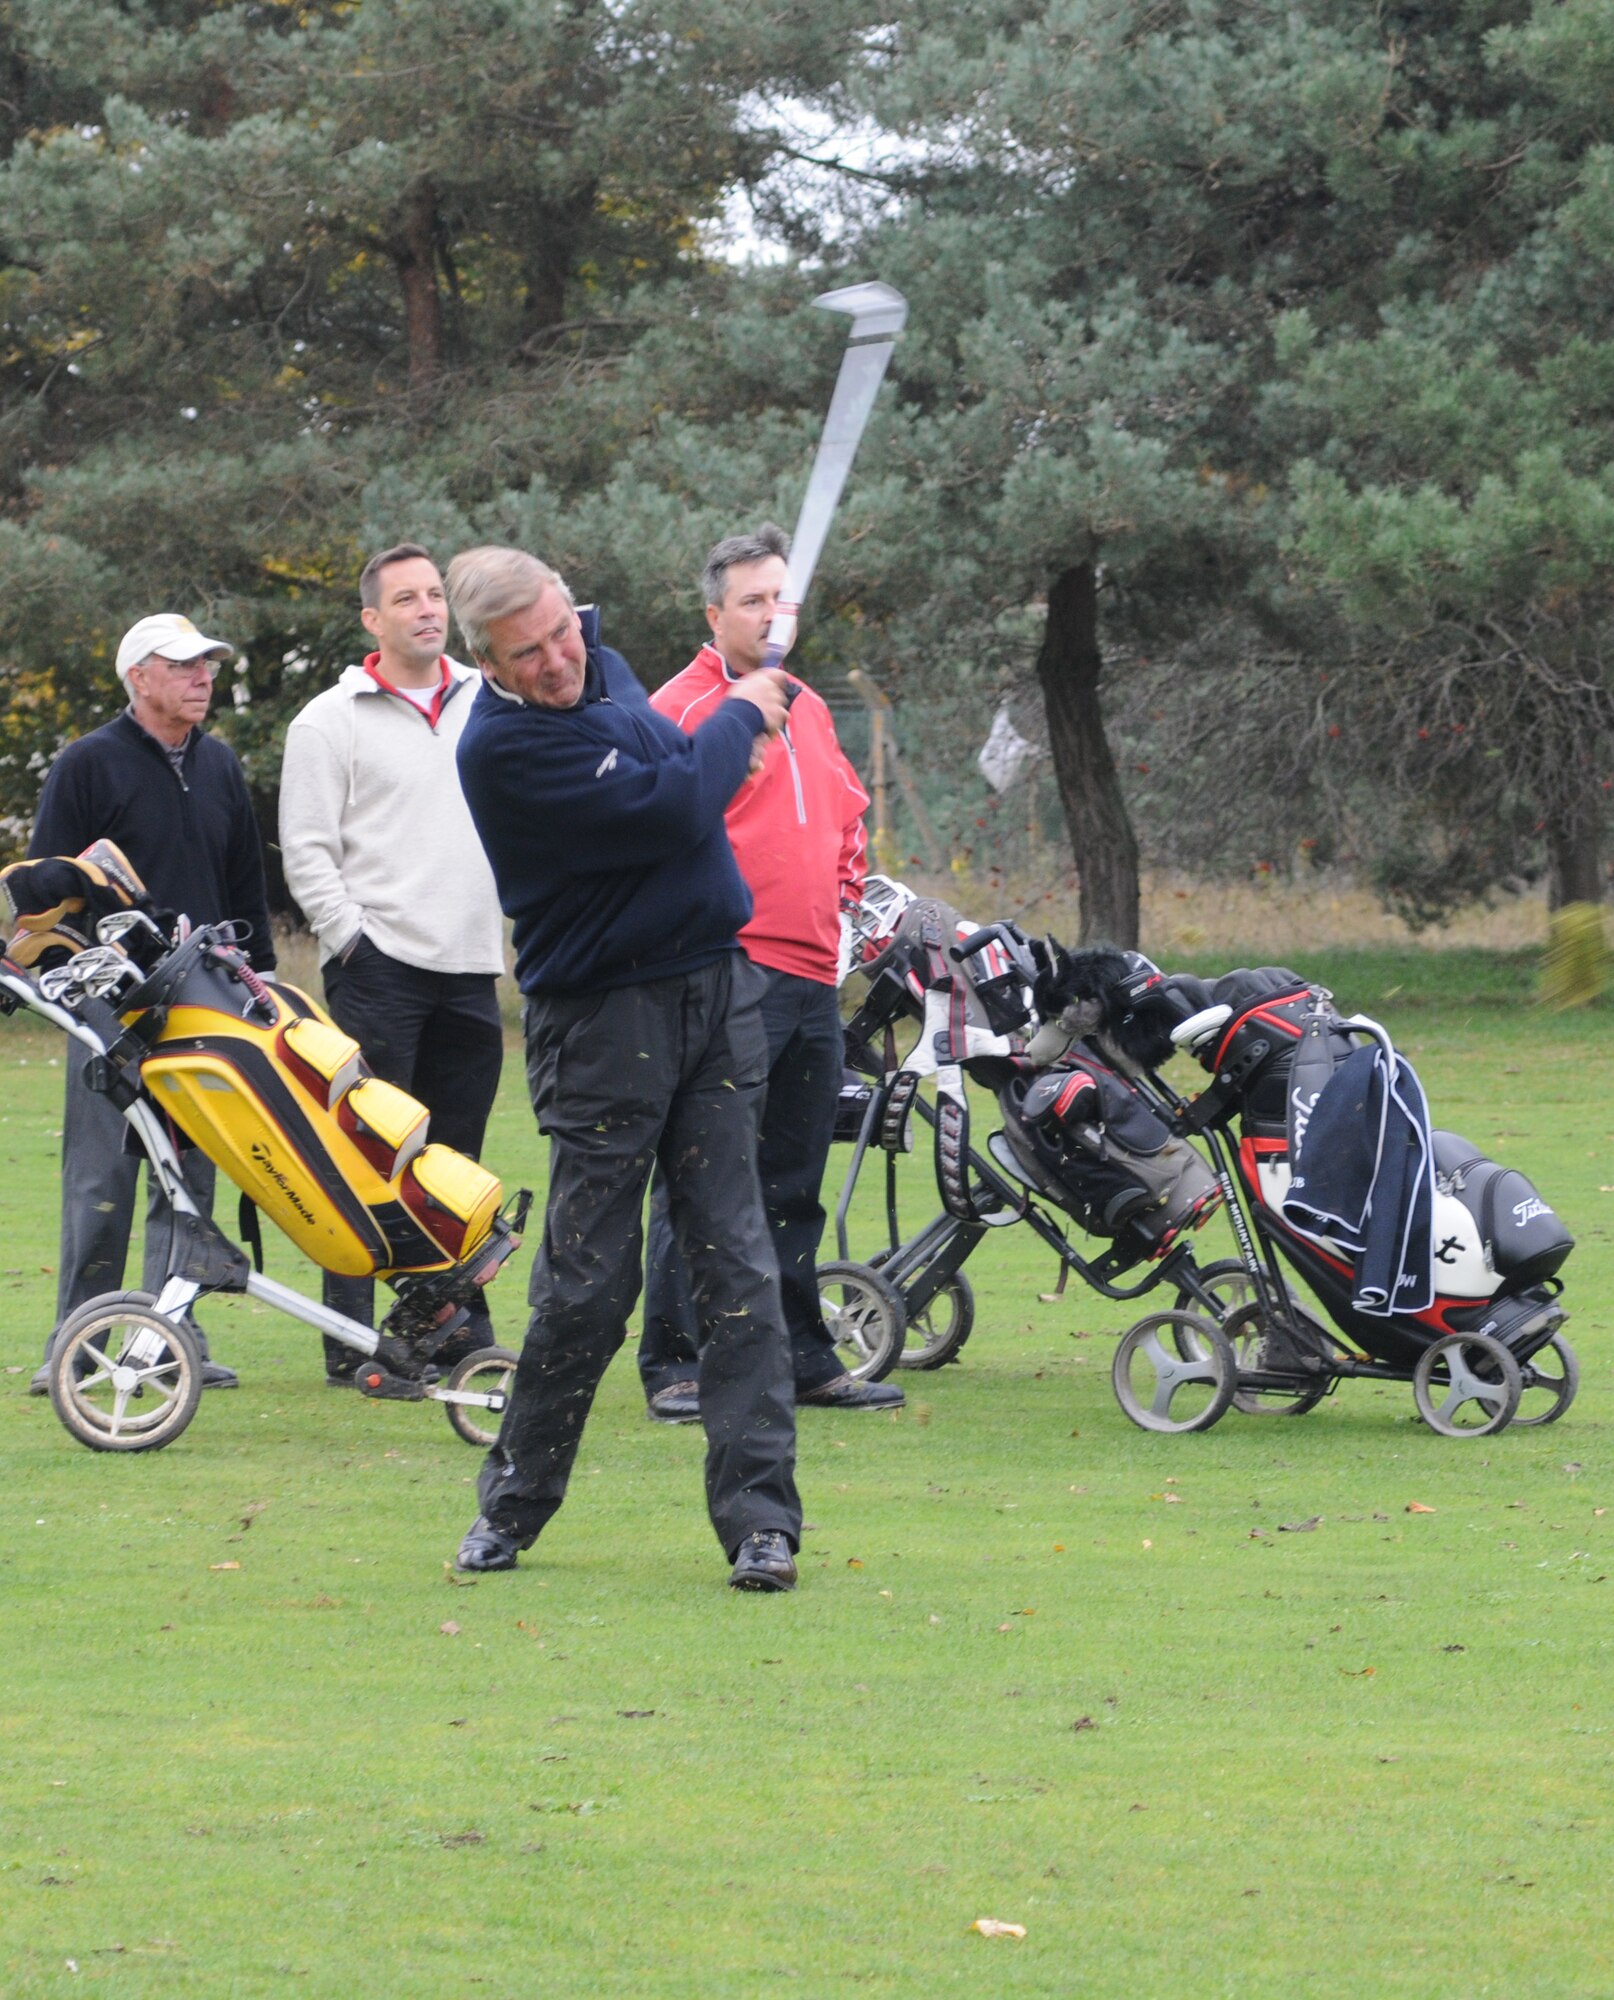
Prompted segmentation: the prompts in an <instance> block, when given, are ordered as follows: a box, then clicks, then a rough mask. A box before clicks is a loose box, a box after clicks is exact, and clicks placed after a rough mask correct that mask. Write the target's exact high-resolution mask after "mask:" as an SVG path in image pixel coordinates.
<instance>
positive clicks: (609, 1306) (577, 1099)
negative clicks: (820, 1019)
mask: <svg viewBox="0 0 1614 2000" xmlns="http://www.w3.org/2000/svg"><path fill="white" fill-rule="evenodd" d="M759 984H760V982H759V980H758V978H757V975H756V973H755V971H754V970H753V968H752V967H751V966H750V965H749V964H747V962H746V961H745V959H744V958H743V957H741V956H740V954H739V953H737V952H732V953H729V954H728V955H727V956H726V957H724V958H723V959H721V960H719V961H718V962H717V963H716V964H714V965H709V966H705V967H703V968H702V969H701V970H699V971H698V972H690V973H684V974H681V975H679V976H678V977H675V978H671V979H656V980H647V981H645V982H643V983H642V984H640V985H637V986H624V987H619V988H615V989H613V990H612V991H610V992H607V993H594V994H589V995H583V996H579V997H575V998H567V999H548V1000H546V999H533V1000H529V1001H528V1003H527V1019H526V1026H527V1081H528V1085H529V1087H530V1089H531V1092H532V1103H533V1109H534V1111H535V1112H536V1113H537V1117H538V1127H539V1130H540V1131H542V1132H544V1133H546V1134H547V1135H548V1137H549V1141H550V1167H549V1206H548V1209H547V1211H546V1214H545V1217H544V1240H543V1244H542V1246H541V1248H540V1249H539V1252H538V1255H537V1256H536V1258H535V1259H534V1260H533V1268H532V1282H531V1285H530V1287H529V1289H528V1297H529V1299H530V1301H531V1304H532V1309H533V1310H532V1320H531V1323H530V1325H529V1326H528V1328H527V1339H526V1344H525V1345H524V1346H523V1348H522V1350H521V1365H520V1367H519V1368H518V1369H517V1370H516V1377H515V1387H514V1391H513V1393H512V1396H511V1400H510V1404H509V1407H508V1408H507V1409H506V1411H505V1415H504V1423H503V1426H502V1427H501V1429H500V1432H499V1441H498V1443H497V1444H496V1445H495V1446H494V1448H493V1450H492V1451H491V1452H489V1454H488V1457H487V1462H486V1463H485V1465H484V1466H483V1468H482V1476H481V1479H480V1481H479V1483H478V1492H479V1495H480V1498H481V1503H482V1512H483V1514H484V1515H486V1517H487V1518H488V1519H489V1520H490V1521H492V1522H493V1523H495V1525H497V1526H499V1527H501V1528H503V1529H505V1530H506V1531H507V1532H508V1533H510V1534H513V1535H516V1536H518V1537H519V1538H520V1539H521V1540H523V1541H524V1542H527V1541H531V1540H532V1539H533V1538H534V1537H535V1536H536V1535H537V1534H538V1532H539V1530H540V1529H541V1528H542V1527H543V1526H544V1524H545V1522H546V1521H548V1520H549V1519H550V1517H551V1516H552V1515H553V1514H554V1513H555V1511H556V1509H557V1508H558V1507H559V1506H560V1503H561V1501H562V1499H563V1498H564V1496H565V1492H566V1482H567V1479H568V1477H569V1476H570V1473H571V1469H572V1462H573V1460H574V1459H575V1458H576V1456H577V1447H578V1444H579V1442H580V1441H581V1439H582V1435H583V1425H584V1423H585V1421H586V1420H587V1417H588V1413H589V1410H590V1408H591V1407H592V1405H593V1401H594V1395H595V1391H596V1390H597V1389H598V1387H599V1384H600V1379H601V1377H602V1376H603V1375H604V1373H605V1370H606V1367H607V1365H608V1363H609V1362H610V1359H611V1357H612V1355H613V1354H615V1353H616V1351H617V1349H618V1348H619V1347H620V1346H621V1345H622V1343H623V1341H624V1340H625V1339H626V1337H627V1325H628V1316H629V1314H630V1313H631V1312H632V1311H633V1308H634V1304H635V1302H636V1300H637V1298H638V1295H639V1271H640V1265H641V1260H642V1257H643V1227H642V1224H641V1220H640V1217H641V1211H642V1207H643V1203H644V1191H645V1183H646V1182H647V1181H648V1180H649V1178H650V1170H651V1168H652V1166H653V1165H654V1164H655V1163H656V1162H658V1161H659V1162H660V1164H661V1167H662V1170H663V1172H664V1173H665V1175H666V1177H667V1192H668V1199H669V1202H670V1205H671V1210H672V1222H673V1229H674V1231H675V1232H676V1234H677V1237H678V1241H679V1244H680V1246H681V1248H682V1250H683V1253H684V1256H685V1259H686V1260H687V1262H688V1265H689V1269H690V1273H691V1276H692V1279H693V1284H694V1295H695V1306H696V1311H697V1314H698V1316H699V1320H700V1327H701V1334H702V1345H701V1357H700V1400H701V1420H702V1422H703V1423H704V1425H705V1427H706V1504H707V1508H708V1511H709V1512H710V1514H711V1518H712V1526H713V1527H714V1529H716V1531H717V1538H718V1540H719V1541H720V1542H721V1543H722V1545H723V1547H724V1549H725V1551H727V1553H728V1554H729V1555H730V1556H731V1557H732V1556H733V1554H734V1552H735V1551H736V1550H737V1549H738V1547H739V1545H740V1543H741V1542H742V1541H744V1539H745V1538H746V1536H747V1535H749V1534H752V1533H755V1532H757V1531H760V1530H771V1531H778V1532H781V1533H783V1534H785V1535H787V1536H788V1537H789V1539H790V1542H791V1545H792V1547H794V1546H796V1545H797V1544H798V1543H799V1540H800V1534H801V1502H800V1501H799V1500H798V1498H797V1496H796V1480H795V1461H796V1412H795V1399H794V1397H793V1395H792V1393H791V1381H790V1354H789V1346H788V1343H787V1341H786V1339H785V1331H784V1322H783V1320H782V1318H781V1316H780V1311H779V1274H778V1267H777V1265H776V1264H775V1261H774V1255H773V1248H772V1245H771V1244H770V1243H769V1240H768V1228H767V1224H766V1221H765V1220H764V1218H763V1213H762V1199H761V1196H760V1194H759V1192H758V1189H757V1170H756V1128H757V1114H758V1111H759V1109H760V1107H761V1102H762V1092H763V1088H764V1084H765V1080H766V1076H767V1044H766V1041H765V1039H764V1036H763V1032H762V1023H761V1019H760V1016H759V1013H758V1009H757V1000H756V993H757V988H758V986H759Z"/></svg>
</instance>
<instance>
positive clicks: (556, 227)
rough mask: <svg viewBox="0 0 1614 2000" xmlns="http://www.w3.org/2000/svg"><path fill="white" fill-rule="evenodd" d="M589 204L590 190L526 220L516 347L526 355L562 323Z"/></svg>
mask: <svg viewBox="0 0 1614 2000" xmlns="http://www.w3.org/2000/svg"><path fill="white" fill-rule="evenodd" d="M593 202H594V197H593V191H592V189H590V190H589V191H588V192H587V193H586V194H583V195H580V196H577V197H575V198H573V199H572V200H570V201H565V202H558V203H555V204H554V205H552V206H551V205H546V206H543V207H539V208H535V209H534V210H533V211H532V213H531V215H530V216H529V218H528V220H527V225H526V229H527V248H526V254H525V256H524V257H523V258H522V273H521V275H522V280H523V286H522V289H523V291H524V293H525V297H524V298H523V301H522V308H521V333H520V340H519V345H520V346H521V347H523V348H525V349H527V350H528V351H529V352H530V353H536V352H537V351H538V349H539V348H540V347H541V346H542V345H543V344H544V339H545V336H546V335H547V334H548V333H549V331H550V329H551V328H552V327H557V326H560V325H562V324H563V323H564V321H565V319H566V295H567V291H568V288H569V287H570V285H571V281H572V267H573V265H574V264H575V262H576V261H577V246H578V242H579V238H580V232H581V229H582V225H583V223H584V221H585V220H586V218H587V216H588V214H589V212H590V210H591V209H592V207H593Z"/></svg>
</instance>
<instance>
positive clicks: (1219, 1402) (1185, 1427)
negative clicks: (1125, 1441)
mask: <svg viewBox="0 0 1614 2000" xmlns="http://www.w3.org/2000/svg"><path fill="white" fill-rule="evenodd" d="M1110 1380H1111V1382H1112V1383H1113V1384H1114V1386H1115V1400H1116V1401H1117V1402H1118V1403H1119V1404H1120V1406H1121V1408H1122V1409H1123V1410H1124V1411H1125V1412H1126V1414H1127V1415H1128V1416H1129V1417H1130V1418H1131V1419H1132V1421H1133V1423H1135V1424H1136V1425H1137V1426H1138V1427H1139V1429H1140V1430H1146V1431H1205V1430H1209V1429H1210V1427H1211V1425H1212V1424H1213V1423H1215V1422H1216V1420H1217V1418H1218V1417H1220V1416H1222V1415H1223V1414H1224V1413H1225V1412H1226V1410H1227V1407H1228V1405H1229V1404H1230V1403H1231V1402H1232V1400H1233V1391H1234V1389H1235V1388H1236V1387H1237V1385H1238V1362H1237V1360H1236V1358H1235V1357H1234V1353H1233V1346H1232V1342H1231V1341H1229V1339H1228V1337H1227V1335H1226V1334H1225V1333H1223V1331H1222V1329H1221V1328H1220V1327H1219V1326H1218V1325H1217V1324H1216V1322H1215V1321H1214V1320H1210V1319H1206V1318H1205V1317H1204V1315H1203V1314H1199V1313H1183V1312H1158V1313H1151V1314H1150V1315H1149V1317H1148V1318H1147V1319H1140V1320H1139V1321H1138V1323H1137V1325H1136V1326H1129V1327H1128V1328H1127V1330H1126V1332H1125V1333H1123V1334H1122V1335H1121V1340H1120V1345H1119V1346H1118V1347H1117V1348H1116V1350H1115V1361H1114V1363H1113V1365H1112V1366H1111V1369H1110Z"/></svg>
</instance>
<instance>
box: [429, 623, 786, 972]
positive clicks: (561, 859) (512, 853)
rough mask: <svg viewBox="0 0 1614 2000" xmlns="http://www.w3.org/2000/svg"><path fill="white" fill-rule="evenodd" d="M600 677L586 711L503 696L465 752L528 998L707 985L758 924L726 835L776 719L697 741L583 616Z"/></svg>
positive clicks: (722, 716)
mask: <svg viewBox="0 0 1614 2000" xmlns="http://www.w3.org/2000/svg"><path fill="white" fill-rule="evenodd" d="M578 615H579V618H580V619H581V622H582V627H583V640H584V644H585V646H586V647H587V650H588V667H587V672H586V676H585V680H584V687H583V694H582V698H581V700H579V701H578V702H577V703H576V704H575V706H573V707H571V708H542V707H539V706H538V705H537V704H536V703H533V702H526V701H520V700H518V699H516V698H515V697H514V696H511V695H508V694H505V693H504V692H503V691H502V690H499V689H497V688H495V687H493V686H492V685H491V684H486V683H485V684H484V685H483V687H482V689H481V691H480V693H479V694H478V695H477V697H476V705H475V707H474V708H473V709H472V710H471V715H470V720H469V721H468V722H467V723H466V725H465V732H464V734H463V735H462V736H461V738H460V743H459V770H460V783H461V785H462V787H463V788H464V792H465V798H466V803H467V804H468V805H469V806H470V808H471V817H472V819H473V820H474V821H475V822H476V830H477V832H478V833H479V834H480V835H481V837H482V845H483V847H484V848H486V850H487V856H488V860H489V861H490V862H491V863H492V866H493V878H494V881H495V882H496V883H497V884H498V889H499V901H500V903H501V904H502V905H503V908H504V913H505V915H506V916H507V917H509V918H511V919H512V921H513V923H514V926H515V948H516V982H517V984H518V985H519V986H520V988H521V990H522V992H523V993H528V994H562V993H589V992H595V991H601V990H604V989H606V988H609V987H615V986H631V985H636V984H637V983H638V982H639V981H641V980H647V979H664V978H668V977H671V976H672V975H673V974H675V973H680V972H692V971H694V970H695V969H696V968H697V967H699V966H702V965H707V964H709V963H711V961H712V960H714V959H716V958H718V957H720V956H721V955H722V954H723V953H724V952H726V951H735V950H737V949H738V944H737V941H736V933H737V931H738V930H739V928H740V926H741V925H742V924H743V923H745V922H746V921H747V920H748V919H749V918H750V915H751V895H750V891H749V890H748V889H747V888H746V886H745V883H744V882H743V881H742V880H741V877H740V871H739V869H738V868H737V867H736V866H735V864H734V855H733V852H732V851H731V849H730V847H729V840H728V834H727V833H726V832H725V830H724V826H723V813H724V810H725V808H726V807H727V805H728V803H729V800H730V799H731V798H732V797H733V796H734V794H735V792H736V791H737V790H738V789H739V787H740V785H741V784H742V783H743V782H744V780H745V776H746V772H747V771H748V769H749V768H750V762H751V746H752V744H753V742H754V741H755V740H756V738H757V737H758V736H759V735H760V734H761V733H762V715H761V712H760V711H759V710H758V709H757V708H756V707H755V706H754V705H753V704H752V703H751V702H748V701H745V700H743V699H738V700H730V701H725V702H724V703H723V704H722V706H721V707H720V708H719V709H718V711H717V713H716V714H715V715H713V716H712V718H711V719H710V721H708V722H705V723H703V724H702V725H701V727H700V728H699V729H698V730H697V731H696V732H695V734H694V735H693V736H686V735H685V734H684V732H683V731H682V730H681V729H680V728H679V727H678V726H677V724H676V723H674V722H670V721H668V720H667V719H666V717H664V716H660V715H658V714H657V713H656V712H655V710H654V709H653V708H652V707H651V706H650V702H649V699H648V697H647V696H646V694H645V691H644V689H643V688H642V687H641V686H640V685H639V682H638V680H637V678H636V677H635V675H634V672H633V669H632V668H631V667H630V666H629V665H628V663H627V661H626V660H625V659H623V657H622V655H621V654H620V653H617V652H613V651H612V650H611V648H610V647H609V646H602V645H601V644H600V643H599V613H598V612H597V610H596V609H595V608H594V607H593V606H592V605H590V606H588V607H586V608H585V609H583V610H582V611H580V612H579V614H578Z"/></svg>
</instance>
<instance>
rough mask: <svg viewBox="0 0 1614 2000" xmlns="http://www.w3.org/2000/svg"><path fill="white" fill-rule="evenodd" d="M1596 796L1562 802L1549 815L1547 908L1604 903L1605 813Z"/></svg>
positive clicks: (1552, 807)
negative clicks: (1603, 834) (1603, 840)
mask: <svg viewBox="0 0 1614 2000" xmlns="http://www.w3.org/2000/svg"><path fill="white" fill-rule="evenodd" d="M1598 807H1599V802H1598V800H1597V799H1596V798H1595V797H1592V796H1589V795H1583V796H1581V797H1579V798H1577V799H1575V800H1573V801H1572V802H1559V803H1557V804H1555V805H1554V806H1551V807H1549V808H1548V812H1547V825H1546V835H1547V864H1548V874H1547V907H1548V908H1549V909H1552V910H1561V909H1562V908H1563V907H1564V905H1565V904H1566V903H1600V902H1601V901H1602V900H1603V843H1602V814H1601V812H1600V811H1599V809H1598Z"/></svg>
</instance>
